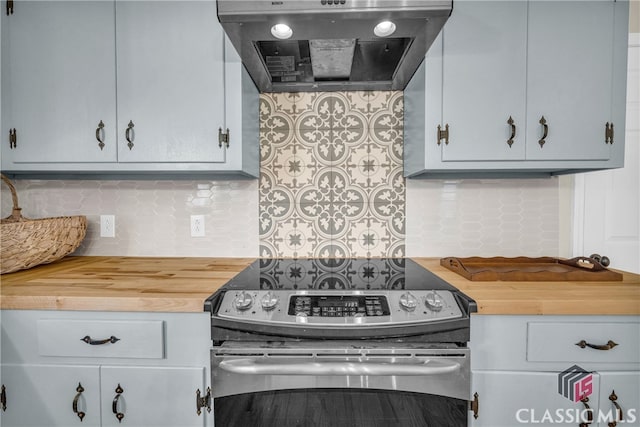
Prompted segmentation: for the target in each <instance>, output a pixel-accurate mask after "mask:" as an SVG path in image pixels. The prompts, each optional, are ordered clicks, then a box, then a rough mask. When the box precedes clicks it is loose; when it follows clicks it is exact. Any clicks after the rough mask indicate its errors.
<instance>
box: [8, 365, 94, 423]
mask: <svg viewBox="0 0 640 427" xmlns="http://www.w3.org/2000/svg"><path fill="white" fill-rule="evenodd" d="M0 375H2V377H1V378H2V386H3V387H4V389H3V392H4V400H3V404H2V415H1V416H0V419H1V420H2V426H3V427H11V426H16V427H18V426H20V427H22V426H24V427H26V426H29V427H36V426H38V427H40V426H42V427H44V426H52V427H53V426H60V427H69V426H76V425H77V426H83V427H86V426H89V427H93V426H100V368H99V367H97V366H61V365H49V366H46V365H2V372H1V374H0ZM79 387H81V388H79ZM76 396H77V399H76ZM74 402H76V404H74ZM74 410H75V411H74Z"/></svg>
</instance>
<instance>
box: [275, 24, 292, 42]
mask: <svg viewBox="0 0 640 427" xmlns="http://www.w3.org/2000/svg"><path fill="white" fill-rule="evenodd" d="M271 34H273V36H274V37H276V38H278V39H280V40H286V39H290V38H291V36H292V35H293V30H292V29H291V27H290V26H288V25H287V24H276V25H274V26H273V27H271Z"/></svg>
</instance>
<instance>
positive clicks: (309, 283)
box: [224, 258, 456, 290]
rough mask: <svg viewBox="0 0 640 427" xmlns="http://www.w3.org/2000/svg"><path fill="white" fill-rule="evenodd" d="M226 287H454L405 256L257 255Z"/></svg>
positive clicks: (287, 288) (288, 288) (351, 288)
mask: <svg viewBox="0 0 640 427" xmlns="http://www.w3.org/2000/svg"><path fill="white" fill-rule="evenodd" d="M224 289H226V290H239V289H244V290H256V289H274V290H276V289H281V290H305V289H316V290H376V289H384V290H404V289H407V290H411V289H416V290H417V289H421V290H431V289H434V290H440V289H443V290H445V289H446V290H455V289H456V288H454V287H453V286H452V285H450V284H449V283H447V282H445V281H444V280H442V279H440V278H439V277H438V276H436V275H435V274H433V273H432V272H430V271H429V270H427V269H425V268H424V267H422V266H420V265H419V264H417V263H416V262H415V261H412V260H410V259H406V258H371V259H363V258H344V259H340V258H318V259H259V260H257V261H255V262H254V263H252V264H251V265H250V266H249V267H247V268H246V269H245V270H243V271H242V272H240V273H239V274H238V275H237V276H236V277H234V278H233V279H232V280H231V281H229V282H228V283H227V284H226V285H225V286H224Z"/></svg>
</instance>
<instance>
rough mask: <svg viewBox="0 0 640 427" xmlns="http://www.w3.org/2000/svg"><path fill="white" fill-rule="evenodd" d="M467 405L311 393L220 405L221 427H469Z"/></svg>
mask: <svg viewBox="0 0 640 427" xmlns="http://www.w3.org/2000/svg"><path fill="white" fill-rule="evenodd" d="M466 420H467V403H466V401H463V400H459V399H451V398H445V397H442V396H433V395H427V394H418V393H407V392H379V391H377V390H360V389H339V390H338V389H308V390H283V391H275V392H261V393H248V394H243V395H237V396H227V397H223V398H218V399H216V400H215V423H216V427H465V426H466V425H467V421H466Z"/></svg>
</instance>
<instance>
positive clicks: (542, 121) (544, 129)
mask: <svg viewBox="0 0 640 427" xmlns="http://www.w3.org/2000/svg"><path fill="white" fill-rule="evenodd" d="M539 123H540V124H541V125H542V138H540V140H538V144H540V148H542V146H543V145H544V143H545V142H547V141H546V139H547V135H548V134H549V125H547V119H545V118H544V116H542V117H540V121H539Z"/></svg>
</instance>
